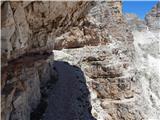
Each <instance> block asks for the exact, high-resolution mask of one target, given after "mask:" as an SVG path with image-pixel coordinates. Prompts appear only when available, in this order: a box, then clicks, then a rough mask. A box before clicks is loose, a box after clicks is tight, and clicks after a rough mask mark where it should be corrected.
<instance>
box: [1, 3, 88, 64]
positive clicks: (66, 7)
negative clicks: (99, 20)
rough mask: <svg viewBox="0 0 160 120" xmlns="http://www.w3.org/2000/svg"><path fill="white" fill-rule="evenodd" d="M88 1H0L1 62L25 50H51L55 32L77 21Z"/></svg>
mask: <svg viewBox="0 0 160 120" xmlns="http://www.w3.org/2000/svg"><path fill="white" fill-rule="evenodd" d="M89 5H90V2H74V1H73V2H72V1H70V2H56V1H55V2H53V1H52V2H50V1H39V2H36V1H32V2H25V1H23V2H18V1H10V2H3V3H2V5H1V10H2V29H1V31H2V46H3V47H2V56H3V59H2V62H3V63H6V62H7V61H8V60H12V59H15V58H17V57H19V56H21V55H23V54H25V53H33V52H38V51H42V52H43V51H51V50H52V49H53V47H54V41H55V40H54V38H55V36H58V35H60V34H61V33H63V32H64V31H65V30H67V29H68V28H69V27H71V26H72V25H74V24H77V20H78V19H79V18H81V17H83V16H84V12H86V11H87V10H86V9H88V6H89Z"/></svg>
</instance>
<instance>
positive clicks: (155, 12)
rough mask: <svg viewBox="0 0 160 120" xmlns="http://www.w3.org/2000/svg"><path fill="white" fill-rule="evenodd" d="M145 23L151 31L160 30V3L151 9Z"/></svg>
mask: <svg viewBox="0 0 160 120" xmlns="http://www.w3.org/2000/svg"><path fill="white" fill-rule="evenodd" d="M145 21H146V24H147V25H148V27H149V28H150V29H151V30H156V29H158V30H160V2H159V1H158V2H157V4H156V5H155V6H154V7H153V8H152V9H151V11H150V12H149V13H148V14H147V15H146V16H145Z"/></svg>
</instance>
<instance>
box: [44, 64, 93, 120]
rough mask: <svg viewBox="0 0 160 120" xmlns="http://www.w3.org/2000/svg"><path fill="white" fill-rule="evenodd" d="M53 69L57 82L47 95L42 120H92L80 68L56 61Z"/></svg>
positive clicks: (87, 93) (87, 92)
mask: <svg viewBox="0 0 160 120" xmlns="http://www.w3.org/2000/svg"><path fill="white" fill-rule="evenodd" d="M54 69H55V70H56V71H57V73H58V81H57V82H56V84H55V85H54V88H53V89H52V91H51V93H50V95H49V98H48V107H47V110H46V112H45V113H44V119H43V120H82V119H83V120H94V118H93V117H92V116H91V114H90V110H91V106H90V103H89V101H88V100H89V91H88V89H87V87H86V86H85V78H84V76H83V72H82V71H81V70H80V68H78V67H73V66H71V65H69V64H68V63H66V62H61V61H56V62H55V63H54Z"/></svg>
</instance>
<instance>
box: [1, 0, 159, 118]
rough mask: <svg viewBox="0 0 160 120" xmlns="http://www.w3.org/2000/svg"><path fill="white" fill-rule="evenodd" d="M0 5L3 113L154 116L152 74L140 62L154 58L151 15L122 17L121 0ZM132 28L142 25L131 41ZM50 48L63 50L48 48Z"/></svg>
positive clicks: (156, 93) (156, 98)
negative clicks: (143, 17)
mask: <svg viewBox="0 0 160 120" xmlns="http://www.w3.org/2000/svg"><path fill="white" fill-rule="evenodd" d="M157 6H159V5H157ZM153 9H155V8H153ZM1 10H2V28H1V31H2V59H3V60H2V62H3V63H4V64H3V67H2V83H1V85H2V95H1V97H2V120H30V119H33V120H38V119H42V118H44V119H45V120H49V119H58V120H64V119H65V118H66V117H67V118H68V119H70V118H71V119H83V120H89V119H93V120H94V119H97V120H121V119H124V120H141V119H145V120H148V119H160V118H159V111H160V110H159V103H160V102H159V96H160V94H159V89H158V87H159V82H158V81H159V77H158V76H157V75H155V76H156V77H153V76H150V75H151V74H148V73H147V69H150V68H152V70H153V71H154V69H153V68H154V67H155V65H153V66H147V67H146V66H145V65H146V63H147V61H151V62H153V61H152V60H153V59H152V58H153V57H155V58H158V59H159V56H158V55H157V54H159V53H158V52H157V50H158V47H157V45H158V42H157V41H158V39H157V38H158V37H156V36H155V37H153V39H154V40H155V38H156V40H155V41H154V40H152V39H150V37H149V38H148V37H147V36H146V37H144V36H145V34H146V33H145V32H144V31H145V30H147V25H148V26H149V27H150V28H154V29H155V28H156V29H157V26H156V23H154V22H153V25H152V23H151V21H152V20H153V21H158V19H157V16H154V14H151V13H149V14H148V15H147V17H146V20H147V25H145V23H144V22H143V21H139V20H137V18H136V17H135V16H132V15H128V17H127V18H131V19H128V20H126V21H125V20H124V18H123V14H122V3H121V1H109V2H107V1H96V2H80V1H79V2H54V1H37V2H36V1H32V2H20V1H19V2H11V1H10V2H3V3H2V4H1ZM156 10H157V9H156ZM153 13H155V12H153ZM148 16H152V17H151V18H152V19H151V18H150V17H148ZM158 16H159V14H158ZM158 18H159V17H158ZM127 22H129V25H130V26H128V24H127ZM133 28H134V30H137V29H138V32H140V31H141V30H142V31H141V32H144V34H141V33H140V35H139V33H136V32H135V33H133V35H134V38H135V39H136V40H137V43H138V44H137V43H134V39H133V35H132V32H131V31H130V29H132V30H133ZM143 29H145V30H143ZM147 34H148V33H147ZM157 34H158V33H156V35H157ZM149 35H153V34H149ZM154 35H155V34H154ZM136 36H137V37H136ZM140 38H144V39H150V41H151V42H149V44H143V43H145V42H144V41H141V39H140ZM133 43H134V44H133ZM150 43H151V44H150ZM134 45H135V46H134ZM152 46H154V47H153V48H152ZM134 47H135V48H136V50H135V49H134ZM53 48H54V49H62V50H53V53H54V55H51V54H49V53H48V52H50V51H51V50H52V49H53ZM151 48H152V49H151ZM138 50H141V52H142V53H143V54H139V51H138ZM135 52H136V54H137V55H135ZM147 56H149V58H148V59H147V61H145V58H146V57H147ZM15 58H16V59H15ZM140 58H142V59H140ZM54 60H58V61H56V62H55V63H57V64H56V65H55V66H53V65H52V64H53V62H54ZM62 61H66V62H68V63H70V64H72V65H74V66H71V65H69V64H66V63H64V62H62ZM5 63H8V65H6V64H5ZM154 64H155V62H154ZM76 66H78V67H76ZM139 66H142V67H139ZM138 67H139V69H138ZM141 68H144V69H145V71H146V72H144V71H143V69H141ZM136 69H137V72H135V70H136ZM150 72H151V73H153V74H154V73H155V72H152V71H150ZM156 72H157V71H156ZM64 73H65V74H64ZM135 74H136V75H135ZM57 76H58V81H57V82H56V80H57ZM146 76H147V77H146ZM152 78H153V80H155V81H156V82H154V81H153V80H152ZM49 81H50V82H49ZM143 81H145V86H143ZM53 82H54V86H53V89H52V90H51V91H50V90H48V89H49V88H50V87H52V84H53ZM72 86H73V87H72ZM155 88H156V89H155ZM64 92H65V93H66V94H64ZM48 93H51V94H48ZM47 95H50V96H49V100H47V98H48V97H47ZM145 95H146V96H145ZM55 96H56V98H55ZM65 98H66V101H65ZM47 101H48V106H46V104H47ZM64 101H65V102H64ZM157 101H158V102H157ZM41 102H42V103H41ZM53 102H54V103H53ZM39 103H40V104H39ZM56 103H57V104H56ZM41 105H42V106H41ZM61 105H62V106H61ZM37 106H38V107H37ZM55 106H56V107H55ZM44 107H46V108H47V109H46V111H45V109H44ZM54 107H55V108H54ZM68 108H71V109H69V110H68ZM42 109H43V110H42ZM150 109H151V113H150V112H149V110H150ZM34 110H35V111H34ZM41 110H42V111H41ZM53 111H54V112H53ZM64 111H65V113H64V114H63V112H64ZM43 113H45V114H44V116H43ZM54 114H56V115H54ZM63 115H65V116H66V117H64V116H63ZM37 116H43V117H42V118H41V117H37ZM50 116H51V117H50Z"/></svg>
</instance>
